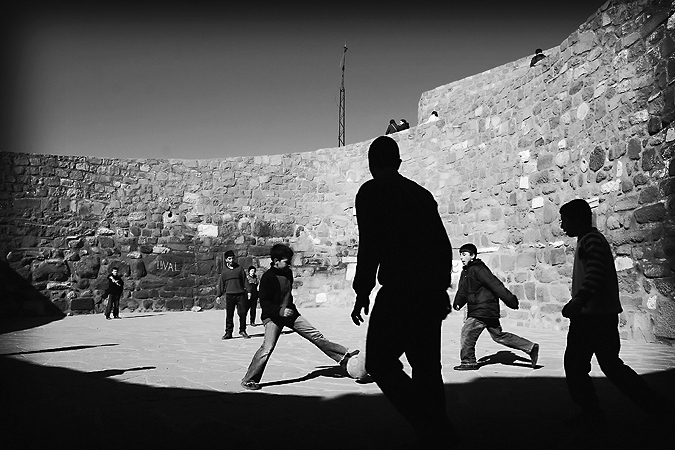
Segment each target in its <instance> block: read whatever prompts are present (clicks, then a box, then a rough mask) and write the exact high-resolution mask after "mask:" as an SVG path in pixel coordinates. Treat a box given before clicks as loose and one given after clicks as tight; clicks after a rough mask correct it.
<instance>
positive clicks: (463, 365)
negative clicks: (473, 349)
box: [453, 363, 478, 370]
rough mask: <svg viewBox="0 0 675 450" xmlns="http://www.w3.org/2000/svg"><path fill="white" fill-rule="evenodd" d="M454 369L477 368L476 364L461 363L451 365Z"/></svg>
mask: <svg viewBox="0 0 675 450" xmlns="http://www.w3.org/2000/svg"><path fill="white" fill-rule="evenodd" d="M453 369H455V370H478V364H475V363H474V364H468V363H462V364H460V365H459V366H455V367H453Z"/></svg>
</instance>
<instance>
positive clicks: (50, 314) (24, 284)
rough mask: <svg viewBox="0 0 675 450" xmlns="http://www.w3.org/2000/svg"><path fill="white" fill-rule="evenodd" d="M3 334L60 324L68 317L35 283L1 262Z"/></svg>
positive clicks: (0, 282) (0, 322)
mask: <svg viewBox="0 0 675 450" xmlns="http://www.w3.org/2000/svg"><path fill="white" fill-rule="evenodd" d="M0 286H2V295H0V333H6V332H8V331H14V330H17V329H24V328H26V327H34V326H39V325H43V324H45V323H48V322H51V321H54V320H59V319H62V318H63V317H65V314H64V313H63V312H62V311H61V310H60V309H59V308H58V307H57V306H55V305H54V304H53V303H52V302H51V301H50V299H49V298H47V297H45V296H44V295H42V293H40V291H38V290H37V289H35V287H34V286H33V285H32V283H31V282H30V281H28V280H26V279H25V278H24V277H23V276H21V275H20V274H19V273H17V272H16V271H15V270H13V269H12V268H11V267H10V266H9V263H8V262H7V261H3V260H0Z"/></svg>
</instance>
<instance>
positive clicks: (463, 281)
mask: <svg viewBox="0 0 675 450" xmlns="http://www.w3.org/2000/svg"><path fill="white" fill-rule="evenodd" d="M499 299H502V301H503V302H504V303H505V304H506V306H508V307H509V308H511V309H516V308H517V307H518V297H516V296H515V295H513V294H512V293H511V291H509V290H508V289H506V288H505V287H504V284H503V283H502V282H501V281H499V279H498V278H497V277H496V276H494V274H493V273H492V272H491V271H490V269H488V267H487V266H486V265H485V263H484V262H483V261H481V260H480V259H474V260H473V261H471V262H469V263H468V264H467V265H466V266H464V267H463V268H462V275H461V276H460V278H459V285H458V286H457V294H455V300H454V302H453V307H454V308H455V309H460V308H461V307H462V306H464V305H467V304H468V306H467V308H468V314H467V315H468V317H476V318H483V319H499Z"/></svg>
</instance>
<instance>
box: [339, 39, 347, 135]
mask: <svg viewBox="0 0 675 450" xmlns="http://www.w3.org/2000/svg"><path fill="white" fill-rule="evenodd" d="M346 55H347V44H346V43H345V46H344V50H343V52H342V62H341V63H340V67H341V68H342V84H341V85H340V119H339V125H338V147H344V146H345V59H346Z"/></svg>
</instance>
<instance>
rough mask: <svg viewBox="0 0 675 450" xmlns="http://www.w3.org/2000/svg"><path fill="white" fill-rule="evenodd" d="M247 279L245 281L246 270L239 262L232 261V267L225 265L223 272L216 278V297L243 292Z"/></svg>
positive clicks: (245, 288) (245, 289)
mask: <svg viewBox="0 0 675 450" xmlns="http://www.w3.org/2000/svg"><path fill="white" fill-rule="evenodd" d="M247 286H248V281H246V272H244V268H243V267H241V266H240V265H239V264H237V263H234V264H233V265H232V269H230V268H229V267H227V266H225V267H223V272H222V273H221V274H220V278H218V285H217V286H216V297H221V296H223V295H225V294H243V293H245V292H246V291H247Z"/></svg>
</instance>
